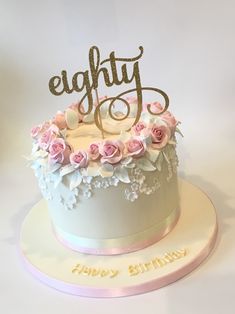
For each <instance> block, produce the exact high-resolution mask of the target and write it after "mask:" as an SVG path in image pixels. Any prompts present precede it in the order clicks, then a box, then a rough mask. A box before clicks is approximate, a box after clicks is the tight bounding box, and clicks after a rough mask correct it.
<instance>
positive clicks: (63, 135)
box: [60, 129, 67, 139]
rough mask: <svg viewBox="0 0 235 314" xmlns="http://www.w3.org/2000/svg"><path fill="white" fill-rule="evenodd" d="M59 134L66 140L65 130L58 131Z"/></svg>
mask: <svg viewBox="0 0 235 314" xmlns="http://www.w3.org/2000/svg"><path fill="white" fill-rule="evenodd" d="M60 134H61V135H62V137H63V138H64V139H65V138H66V134H67V129H63V130H60Z"/></svg>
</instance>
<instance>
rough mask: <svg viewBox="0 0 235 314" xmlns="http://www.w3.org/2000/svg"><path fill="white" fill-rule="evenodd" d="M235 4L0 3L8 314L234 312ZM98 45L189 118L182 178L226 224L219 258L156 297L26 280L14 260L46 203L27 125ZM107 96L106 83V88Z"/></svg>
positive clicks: (3, 262)
mask: <svg viewBox="0 0 235 314" xmlns="http://www.w3.org/2000/svg"><path fill="white" fill-rule="evenodd" d="M234 29H235V3H234V1H228V0H225V1H212V0H211V1H208V0H206V1H202V0H199V1H186V0H185V1H184V0H181V1H173V0H172V1H148V0H145V1H130V0H129V1H104V0H102V1H101V0H100V1H62V0H61V1H26V0H22V1H18V2H17V1H2V0H0V35H1V36H0V48H1V49H0V95H1V96H0V97H1V100H0V104H1V107H0V110H1V111H0V113H1V115H0V119H1V122H0V130H1V133H0V134H1V136H0V147H1V150H0V174H1V176H0V178H1V183H0V191H1V207H0V313H4V314H15V313H16V314H21V313H22V314H23V313H24V314H25V313H26V314H27V313H34V314H37V313H40V314H41V313H45V314H46V313H57V314H61V313H70V314H72V313H97V314H98V313H102V314H105V313H118V314H120V313H135V314H137V313H143V312H144V313H167V314H168V313H169V314H178V313H179V314H184V313H185V314H186V313H187V314H188V313H190V314H194V313H195V314H196V313H201V314H204V313H205V314H210V313H214V314H217V313H218V314H220V313H228V314H230V313H234V312H235V249H234V247H235V246H234V241H235V183H234V182H235V179H234V177H235V166H234V164H235V148H234V147H235V141H234V140H235V122H234V121H235V65H234V60H235V41H234ZM93 44H96V45H98V46H99V48H100V50H101V54H102V55H103V56H104V57H106V56H107V55H108V53H109V52H110V51H112V50H115V51H117V52H118V54H119V55H120V56H133V55H135V54H136V53H137V51H138V50H137V48H138V46H139V45H140V44H142V45H143V46H144V49H145V52H144V56H143V58H142V59H143V61H141V62H142V63H141V77H142V81H144V82H145V85H147V86H155V87H159V88H161V89H163V90H165V91H166V92H167V93H168V94H169V96H170V98H171V105H170V108H171V110H172V111H173V112H174V114H175V115H176V116H177V117H178V118H179V119H180V120H181V121H182V126H181V129H182V131H183V133H184V134H185V137H184V138H183V139H179V144H178V153H179V158H180V166H179V172H180V175H181V176H182V177H184V178H186V179H187V180H189V181H190V182H192V183H194V184H196V185H198V186H199V187H200V188H202V189H203V190H204V191H205V192H206V193H207V194H208V195H209V197H210V198H211V199H212V201H213V202H214V205H215V207H216V209H217V213H218V218H219V236H218V241H217V245H216V248H215V250H214V252H213V254H212V255H211V256H210V258H208V259H207V260H206V262H204V263H203V264H202V265H201V266H200V267H199V268H198V269H197V270H195V271H194V272H193V273H191V274H190V275H188V276H186V277H185V278H183V279H181V280H180V281H178V282H177V283H174V284H171V285H170V286H167V287H165V288H162V289H160V290H157V291H154V292H151V293H147V294H144V295H139V296H133V297H126V298H119V299H89V298H81V297H76V296H72V295H66V294H64V293H60V292H57V291H56V290H54V289H52V288H49V287H47V286H45V285H43V284H41V283H40V282H38V281H37V280H35V279H34V278H33V277H32V276H31V275H30V274H28V273H27V272H26V271H25V270H24V269H23V267H22V264H21V261H20V259H19V256H18V251H17V250H18V241H19V232H20V228H21V224H22V221H23V219H24V217H25V215H26V214H27V213H28V211H29V210H30V208H31V206H32V205H33V204H34V203H35V202H37V201H38V200H39V199H40V198H41V196H40V193H39V189H38V187H37V182H36V179H35V178H34V176H33V173H32V171H31V169H29V168H26V162H25V160H24V159H23V158H22V155H27V154H28V153H29V152H30V149H31V140H30V137H29V130H30V128H31V127H32V126H33V125H34V124H37V123H40V122H41V121H43V120H46V119H48V118H49V117H50V116H52V115H53V114H54V113H55V112H56V110H59V109H64V108H65V106H66V105H68V104H69V103H70V102H71V101H72V100H75V99H76V98H77V96H76V95H74V94H73V95H63V96H61V97H55V96H53V95H51V94H50V93H49V90H48V80H49V78H50V77H51V76H53V75H54V74H57V73H59V72H60V71H61V70H62V69H67V70H68V71H70V73H74V72H76V71H77V70H78V69H79V68H80V69H81V68H83V69H85V67H86V66H87V55H88V49H89V47H90V46H91V45H93ZM100 90H101V93H102V87H101V89H100Z"/></svg>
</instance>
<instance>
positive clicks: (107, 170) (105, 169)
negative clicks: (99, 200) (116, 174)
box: [99, 164, 114, 178]
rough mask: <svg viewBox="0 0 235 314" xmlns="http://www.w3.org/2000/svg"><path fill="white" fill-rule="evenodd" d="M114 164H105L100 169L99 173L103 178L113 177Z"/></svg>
mask: <svg viewBox="0 0 235 314" xmlns="http://www.w3.org/2000/svg"><path fill="white" fill-rule="evenodd" d="M113 171H114V169H113V166H112V165H110V164H103V165H102V167H100V169H99V173H100V175H101V176H102V177H103V178H106V177H111V176H112V175H113Z"/></svg>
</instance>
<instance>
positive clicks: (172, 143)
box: [168, 140, 176, 145]
mask: <svg viewBox="0 0 235 314" xmlns="http://www.w3.org/2000/svg"><path fill="white" fill-rule="evenodd" d="M168 144H170V145H176V142H175V141H174V140H169V141H168Z"/></svg>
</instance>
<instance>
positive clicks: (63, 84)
mask: <svg viewBox="0 0 235 314" xmlns="http://www.w3.org/2000/svg"><path fill="white" fill-rule="evenodd" d="M139 50H140V52H139V54H138V55H137V56H135V57H133V58H119V57H116V56H115V52H114V51H112V52H111V53H110V55H109V58H108V59H105V60H103V61H101V60H100V51H99V48H98V47H96V46H93V47H91V48H90V50H89V70H90V71H88V70H86V71H84V72H81V71H79V72H76V73H75V74H74V75H73V77H72V86H71V87H70V86H69V83H68V77H67V72H66V71H65V70H63V71H62V72H61V76H53V77H52V78H51V79H50V80H49V89H50V91H51V93H52V94H53V95H56V96H58V95H62V94H63V93H64V92H65V93H67V94H71V93H72V92H74V91H75V92H78V93H80V92H83V91H84V95H83V96H82V97H81V101H80V104H79V106H78V111H79V113H80V114H83V115H87V114H89V113H91V112H92V110H93V108H94V102H93V95H92V93H93V92H94V91H96V93H97V89H98V87H99V82H100V78H101V75H102V77H103V81H104V83H105V85H106V86H107V87H112V86H113V85H117V86H118V85H121V84H122V83H125V84H129V83H132V82H133V83H134V85H135V88H132V89H129V90H127V91H125V92H122V93H120V94H119V95H117V96H116V97H110V98H108V99H106V100H104V101H102V102H101V103H100V104H98V106H96V108H95V118H94V120H95V124H96V126H97V127H98V128H99V129H100V130H101V131H102V134H103V132H104V131H106V132H108V133H111V132H109V131H108V130H104V129H103V123H102V121H101V118H100V117H101V115H100V109H101V105H103V104H104V103H105V102H106V101H111V102H110V105H109V108H108V113H109V116H110V117H111V118H112V119H113V120H116V121H122V120H124V119H126V118H127V117H128V116H129V114H130V105H129V103H128V102H127V101H126V100H125V99H124V98H123V96H126V95H127V94H129V93H136V95H137V100H138V101H137V105H136V106H137V108H136V116H135V120H134V122H133V124H132V126H133V125H135V124H136V123H137V122H138V121H139V119H140V116H141V112H142V102H143V94H142V92H143V91H153V92H156V93H157V94H160V95H161V96H162V97H163V98H164V102H165V105H164V106H163V110H162V111H161V112H158V113H154V112H151V107H150V104H149V105H148V106H147V110H148V111H149V113H150V114H152V115H160V114H161V113H163V112H164V111H166V110H167V108H168V106H169V98H168V96H167V94H166V93H165V92H163V91H162V90H160V89H157V88H153V87H142V84H141V78H140V72H139V60H140V58H141V57H142V55H143V51H144V50H143V47H142V46H140V47H139ZM120 62H122V64H121V65H120V66H121V67H120V70H121V76H120V77H119V75H118V69H117V66H118V65H119V64H120ZM106 64H109V66H110V68H111V72H110V71H109V69H108V68H107V67H106ZM127 64H132V68H131V67H129V68H128V67H127ZM128 69H129V71H128ZM86 98H87V100H88V107H87V108H86V109H82V104H83V102H84V100H85V99H86ZM115 101H121V102H122V103H124V104H125V106H126V109H127V113H126V114H125V115H124V116H122V117H117V116H115V115H114V114H113V113H112V110H113V106H114V103H115ZM83 107H84V106H83ZM130 128H131V127H130ZM130 128H129V129H130ZM126 131H128V130H126ZM113 134H115V133H113Z"/></svg>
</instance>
